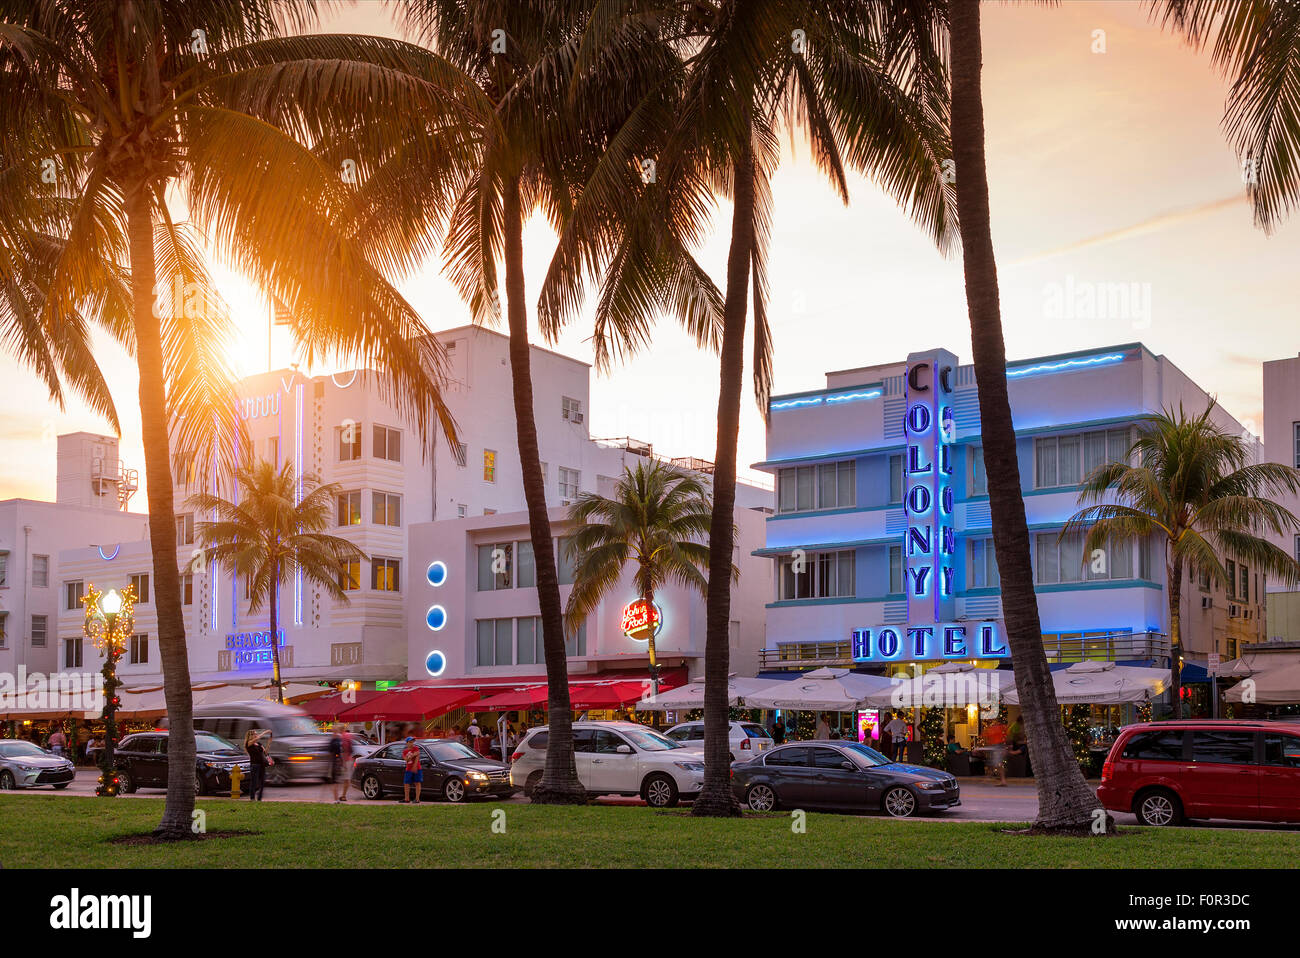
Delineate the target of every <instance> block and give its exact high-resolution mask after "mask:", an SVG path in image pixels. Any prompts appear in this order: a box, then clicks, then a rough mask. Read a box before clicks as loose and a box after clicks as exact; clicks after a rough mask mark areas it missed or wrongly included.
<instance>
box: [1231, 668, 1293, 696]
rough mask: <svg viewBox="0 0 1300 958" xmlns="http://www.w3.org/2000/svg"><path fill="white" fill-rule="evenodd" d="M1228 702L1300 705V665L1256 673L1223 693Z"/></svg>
mask: <svg viewBox="0 0 1300 958" xmlns="http://www.w3.org/2000/svg"><path fill="white" fill-rule="evenodd" d="M1223 697H1224V699H1226V700H1227V701H1229V702H1245V703H1246V704H1254V703H1257V704H1259V705H1295V704H1297V703H1300V663H1295V664H1292V665H1284V666H1281V667H1280V668H1276V669H1267V670H1265V671H1262V672H1256V673H1255V674H1254V675H1251V676H1249V677H1248V678H1245V679H1242V680H1241V681H1240V682H1238V683H1237V684H1236V685H1234V686H1233V687H1232V688H1230V689H1228V691H1227V692H1225V693H1224V696H1223Z"/></svg>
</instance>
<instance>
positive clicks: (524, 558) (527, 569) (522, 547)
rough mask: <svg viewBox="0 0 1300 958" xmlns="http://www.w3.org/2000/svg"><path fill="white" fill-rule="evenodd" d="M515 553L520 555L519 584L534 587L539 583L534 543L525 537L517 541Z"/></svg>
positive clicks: (523, 587) (522, 587) (527, 587)
mask: <svg viewBox="0 0 1300 958" xmlns="http://www.w3.org/2000/svg"><path fill="white" fill-rule="evenodd" d="M515 549H516V552H515V555H517V556H519V574H518V582H517V584H518V586H519V588H521V589H532V588H534V587H536V585H537V565H536V563H535V562H534V561H533V544H532V542H530V541H529V540H527V539H525V540H524V541H523V542H516V543H515Z"/></svg>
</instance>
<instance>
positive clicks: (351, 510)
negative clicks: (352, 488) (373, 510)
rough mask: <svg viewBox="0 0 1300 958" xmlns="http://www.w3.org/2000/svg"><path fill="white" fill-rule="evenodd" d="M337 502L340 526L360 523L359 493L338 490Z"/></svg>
mask: <svg viewBox="0 0 1300 958" xmlns="http://www.w3.org/2000/svg"><path fill="white" fill-rule="evenodd" d="M338 502H339V525H340V526H359V525H361V493H360V492H340V493H339V499H338Z"/></svg>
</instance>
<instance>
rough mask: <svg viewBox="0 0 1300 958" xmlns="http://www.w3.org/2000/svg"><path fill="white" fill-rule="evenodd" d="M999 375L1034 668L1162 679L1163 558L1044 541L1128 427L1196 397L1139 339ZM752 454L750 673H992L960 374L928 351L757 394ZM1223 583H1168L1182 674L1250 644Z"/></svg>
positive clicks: (1151, 546) (982, 512)
mask: <svg viewBox="0 0 1300 958" xmlns="http://www.w3.org/2000/svg"><path fill="white" fill-rule="evenodd" d="M1007 377H1008V386H1009V390H1010V400H1011V409H1012V416H1013V421H1014V425H1015V430H1016V436H1017V456H1018V460H1019V464H1020V471H1021V485H1022V493H1023V495H1024V501H1025V509H1026V514H1027V519H1028V523H1029V530H1030V538H1031V550H1032V558H1033V566H1034V576H1035V582H1036V591H1037V593H1038V604H1039V614H1040V617H1041V620H1042V629H1043V642H1044V646H1045V648H1046V650H1047V654H1048V658H1049V661H1054V662H1069V661H1077V660H1079V659H1081V658H1103V659H1113V660H1118V661H1128V662H1143V663H1149V664H1163V665H1168V664H1169V641H1168V632H1169V628H1168V620H1169V614H1168V608H1167V600H1166V598H1165V584H1166V579H1165V576H1166V562H1165V557H1164V554H1163V550H1162V549H1161V547H1160V544H1159V543H1158V542H1155V541H1143V542H1133V543H1130V544H1128V545H1126V546H1123V547H1116V548H1110V549H1107V550H1098V552H1097V553H1094V554H1092V555H1089V556H1085V555H1084V554H1083V540H1082V536H1068V537H1065V538H1064V539H1062V538H1060V533H1061V530H1062V527H1063V525H1064V523H1065V521H1066V520H1067V519H1068V518H1069V517H1070V516H1071V515H1072V514H1073V513H1075V512H1076V511H1077V510H1078V509H1079V508H1081V506H1080V503H1079V501H1078V496H1079V488H1080V483H1081V481H1082V479H1083V478H1084V476H1086V475H1087V474H1088V473H1089V472H1090V471H1091V470H1092V469H1094V468H1095V467H1096V466H1098V465H1100V464H1101V463H1102V462H1104V461H1107V460H1113V459H1122V458H1124V457H1125V456H1126V455H1127V454H1128V450H1129V446H1130V444H1131V442H1132V440H1133V437H1134V428H1135V423H1136V421H1137V420H1138V418H1139V417H1141V416H1143V415H1145V414H1149V413H1153V412H1157V411H1159V410H1161V409H1164V408H1170V407H1173V408H1176V407H1177V406H1178V404H1179V403H1180V402H1181V403H1182V404H1183V405H1184V407H1185V408H1186V409H1188V410H1189V411H1193V410H1194V411H1199V410H1200V409H1203V408H1204V407H1205V405H1206V403H1207V402H1208V401H1209V397H1208V395H1207V394H1206V393H1205V391H1204V390H1202V389H1201V388H1200V387H1198V386H1197V385H1196V384H1195V383H1193V382H1192V381H1191V380H1190V379H1188V377H1187V376H1186V375H1184V374H1183V373H1182V372H1181V371H1180V370H1179V369H1178V368H1177V367H1175V366H1174V365H1173V364H1172V363H1171V362H1170V361H1169V360H1168V359H1167V358H1165V357H1163V356H1156V355H1154V354H1153V353H1152V352H1151V351H1150V350H1148V349H1146V348H1145V347H1144V346H1142V345H1141V344H1138V343H1132V344H1127V345H1122V346H1116V347H1111V348H1106V349H1097V350H1089V351H1087V352H1082V353H1071V354H1066V355H1059V356H1048V357H1041V358H1037V359H1028V360H1023V361H1017V362H1014V363H1010V364H1009V365H1008V367H1007ZM1213 416H1214V418H1215V420H1216V421H1218V422H1219V423H1220V425H1222V426H1223V427H1224V428H1227V429H1230V430H1232V431H1234V432H1243V431H1244V430H1243V429H1242V426H1241V424H1240V423H1238V422H1237V421H1236V420H1235V419H1233V418H1232V417H1231V416H1230V415H1229V414H1228V413H1227V412H1226V411H1225V410H1223V409H1222V408H1221V407H1219V406H1215V408H1214V412H1213ZM767 454H768V458H767V459H766V461H764V462H762V463H758V464H756V466H755V468H758V469H763V470H766V471H768V472H771V473H772V474H773V475H774V476H775V477H776V480H777V508H776V513H775V514H774V515H773V516H771V517H770V518H769V519H768V520H767V535H766V544H765V546H764V548H763V549H762V550H759V554H760V555H764V556H770V557H772V558H773V559H774V560H775V562H776V568H775V576H774V580H773V585H772V596H771V599H770V601H769V604H768V619H767V638H768V641H767V646H766V648H765V650H764V652H763V656H762V666H763V668H764V669H765V670H769V671H771V670H776V671H781V670H787V671H788V670H791V669H800V668H807V667H811V666H814V665H821V664H839V665H848V664H856V665H858V666H859V667H870V666H881V667H884V668H885V669H886V670H887V671H892V670H896V668H897V667H898V666H900V665H906V666H911V665H913V664H919V665H920V666H921V667H925V666H927V665H932V664H936V663H938V662H940V661H943V660H952V659H962V660H967V661H970V660H981V661H982V664H986V665H988V664H997V663H998V662H1001V661H1004V660H1007V659H1008V658H1009V650H1008V646H1007V642H1006V636H1005V627H1004V622H1003V617H1002V609H1001V600H1000V587H999V577H998V570H997V563H996V560H995V558H994V552H993V539H992V529H991V523H990V513H989V501H988V489H987V482H986V478H985V473H984V464H983V454H982V448H981V443H980V420H979V398H978V395H977V391H976V386H975V375H974V367H973V366H970V365H961V364H960V363H959V361H958V359H957V357H956V356H955V355H953V354H952V353H951V352H948V351H946V350H942V349H939V350H930V351H926V352H917V353H913V354H911V355H909V356H908V357H907V359H906V361H904V362H894V363H888V364H884V365H879V366H870V367H862V368H857V369H849V370H843V371H839V372H831V373H828V374H827V376H826V385H825V387H824V388H822V389H817V390H813V391H809V392H802V393H795V394H789V395H781V396H773V397H772V399H771V404H770V420H769V426H768V433H767ZM1232 568H1233V570H1234V577H1235V578H1236V581H1235V582H1234V583H1233V586H1232V587H1231V590H1229V589H1228V588H1226V587H1225V585H1224V584H1219V583H1212V582H1202V581H1193V582H1191V583H1187V584H1185V586H1184V589H1183V594H1184V600H1183V614H1182V630H1183V642H1184V645H1185V657H1184V658H1185V662H1187V663H1188V664H1190V665H1195V664H1196V663H1198V662H1200V663H1204V662H1206V661H1207V659H1208V656H1209V654H1210V653H1212V652H1218V653H1219V654H1220V655H1221V656H1223V657H1225V658H1227V657H1231V656H1233V655H1235V654H1236V650H1237V645H1238V644H1239V643H1240V642H1242V641H1246V640H1251V641H1253V640H1256V639H1257V638H1258V637H1259V636H1260V635H1262V634H1264V601H1263V585H1264V584H1263V581H1262V579H1261V578H1260V577H1259V576H1258V575H1257V574H1256V573H1255V572H1254V571H1253V570H1249V569H1248V568H1245V567H1239V566H1237V565H1236V564H1234V565H1233V567H1232Z"/></svg>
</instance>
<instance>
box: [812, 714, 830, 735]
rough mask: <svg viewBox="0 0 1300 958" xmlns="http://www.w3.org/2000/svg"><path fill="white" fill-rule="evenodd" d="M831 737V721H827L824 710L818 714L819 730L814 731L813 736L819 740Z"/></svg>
mask: <svg viewBox="0 0 1300 958" xmlns="http://www.w3.org/2000/svg"><path fill="white" fill-rule="evenodd" d="M830 737H831V727H830V723H829V722H827V721H826V713H825V712H822V713H821V714H820V715H818V716H817V731H816V732H814V733H813V738H814V739H816V740H817V741H819V742H823V741H826V740H827V739H829V738H830Z"/></svg>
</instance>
